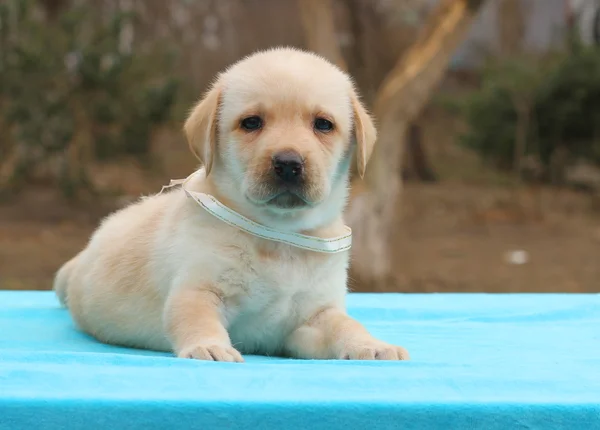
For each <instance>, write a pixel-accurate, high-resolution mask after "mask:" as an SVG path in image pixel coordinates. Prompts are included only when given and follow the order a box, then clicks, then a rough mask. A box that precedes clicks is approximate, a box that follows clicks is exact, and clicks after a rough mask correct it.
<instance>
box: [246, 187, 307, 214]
mask: <svg viewBox="0 0 600 430" xmlns="http://www.w3.org/2000/svg"><path fill="white" fill-rule="evenodd" d="M246 198H247V199H248V200H249V201H250V202H251V203H252V204H254V205H256V206H260V207H263V208H271V209H281V210H294V209H306V208H310V207H313V206H315V204H316V203H314V202H312V201H310V200H309V199H307V198H306V197H305V196H304V195H303V194H302V193H301V192H299V191H295V190H289V189H287V190H286V189H283V190H279V191H277V192H271V193H264V194H262V195H261V194H258V195H257V194H255V193H248V194H246Z"/></svg>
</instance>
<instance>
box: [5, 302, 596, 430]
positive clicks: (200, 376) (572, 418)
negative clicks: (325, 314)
mask: <svg viewBox="0 0 600 430" xmlns="http://www.w3.org/2000/svg"><path fill="white" fill-rule="evenodd" d="M349 311H350V313H351V314H352V315H353V316H354V317H356V318H358V319H359V320H361V321H362V322H363V323H364V324H365V325H366V326H367V327H368V328H369V329H370V330H371V332H372V333H373V334H374V335H376V336H378V337H380V338H382V339H384V340H386V341H389V342H393V343H398V344H400V345H403V346H405V347H406V348H407V349H408V350H409V351H410V352H411V354H412V361H411V362H367V361H363V362H352V361H297V360H286V359H277V358H266V357H246V359H247V362H246V363H244V364H235V363H215V362H201V361H193V360H182V359H176V358H172V357H171V356H169V354H161V353H152V352H148V351H137V350H130V349H122V348H117V347H111V346H106V345H102V344H100V343H97V342H95V341H94V340H92V339H90V338H88V337H86V336H85V335H83V334H81V333H79V332H78V331H77V330H76V329H75V327H74V326H73V323H72V322H71V319H70V317H69V314H68V312H67V311H66V310H64V309H61V308H59V306H58V303H57V302H56V300H55V298H54V296H53V295H52V293H49V292H1V291H0V429H2V430H4V429H11V430H15V429H22V428H23V429H38V428H39V429H42V430H46V429H77V428H86V429H92V428H106V429H121V428H126V429H137V428H140V429H145V430H149V429H178V428H182V429H183V428H185V429H192V428H197V429H211V428H224V429H229V428H231V429H237V428H239V429H242V428H243V429H301V428H303V429H330V430H336V429H344V430H349V429H366V428H376V429H387V428H402V429H475V428H481V429H558V428H564V429H586V430H588V429H600V295H484V294H479V295H475V294H473V295H458V294H457V295H443V294H439V295H437V294H436V295H401V294H385V295H383V294H382V295H373V294H368V295H367V294H361V295H359V294H354V295H350V297H349Z"/></svg>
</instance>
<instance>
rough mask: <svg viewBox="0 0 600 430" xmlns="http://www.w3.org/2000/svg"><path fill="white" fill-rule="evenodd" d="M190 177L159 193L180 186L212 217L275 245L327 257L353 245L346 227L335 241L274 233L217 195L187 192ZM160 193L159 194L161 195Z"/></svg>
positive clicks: (174, 181) (283, 232)
mask: <svg viewBox="0 0 600 430" xmlns="http://www.w3.org/2000/svg"><path fill="white" fill-rule="evenodd" d="M194 174H195V173H193V174H192V175H190V176H188V177H187V178H186V179H175V180H171V182H170V183H169V185H165V186H164V187H162V189H161V190H160V193H162V192H163V191H164V189H165V188H171V187H174V186H177V185H181V188H182V189H183V191H184V192H185V193H186V195H187V196H188V197H191V198H192V199H194V201H195V202H196V203H198V204H199V205H200V206H201V207H202V208H204V210H206V211H207V212H208V213H210V214H211V215H213V216H215V217H216V218H219V219H220V220H221V221H223V222H224V223H226V224H229V225H230V226H233V227H236V228H238V229H240V230H243V231H245V232H246V233H249V234H251V235H254V236H257V237H260V238H263V239H267V240H272V241H275V242H281V243H286V244H288V245H292V246H295V247H297V248H302V249H306V250H309V251H315V252H322V253H326V254H335V253H338V252H343V251H348V250H349V249H350V247H351V246H352V230H351V229H350V227H348V226H344V227H345V229H346V231H347V233H346V234H344V235H342V236H337V237H332V238H326V239H324V238H321V237H316V236H308V235H305V234H300V233H289V232H285V231H279V230H275V229H273V228H270V227H267V226H264V225H261V224H258V223H256V222H254V221H252V220H250V219H248V218H246V217H245V216H243V215H241V214H239V213H237V212H235V211H234V210H232V209H230V208H228V207H227V206H225V205H224V204H223V203H221V202H220V201H218V200H217V199H216V198H215V197H214V196H211V195H209V194H204V193H199V192H196V191H191V190H188V189H187V188H186V187H185V184H186V183H187V181H188V180H189V179H190V178H191V177H192V176H193V175H194ZM160 193H159V194H160Z"/></svg>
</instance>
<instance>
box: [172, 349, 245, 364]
mask: <svg viewBox="0 0 600 430" xmlns="http://www.w3.org/2000/svg"><path fill="white" fill-rule="evenodd" d="M177 356H178V357H179V358H194V359H196V360H207V361H226V362H230V363H243V362H244V359H243V358H242V355H241V354H240V353H239V352H238V351H237V350H236V349H235V348H234V347H232V346H223V345H210V344H207V345H197V346H194V347H191V348H184V349H182V350H181V351H180V352H179V353H178V354H177Z"/></svg>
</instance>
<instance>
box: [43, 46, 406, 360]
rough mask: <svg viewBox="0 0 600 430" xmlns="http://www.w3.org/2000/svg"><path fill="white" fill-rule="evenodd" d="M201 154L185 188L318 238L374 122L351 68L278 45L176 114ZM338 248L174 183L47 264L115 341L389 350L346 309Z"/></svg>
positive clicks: (289, 351) (336, 210)
mask: <svg viewBox="0 0 600 430" xmlns="http://www.w3.org/2000/svg"><path fill="white" fill-rule="evenodd" d="M184 130H185V134H186V135H187V139H188V142H189V145H190V148H191V150H192V151H193V153H194V154H195V155H196V156H197V157H198V158H199V159H200V161H201V162H202V165H203V168H201V169H200V170H198V171H197V172H195V173H194V174H193V175H192V176H191V177H189V178H188V180H187V181H186V184H185V187H186V188H185V189H187V190H190V191H193V192H199V193H204V194H207V195H210V196H212V197H214V198H215V199H217V200H218V201H219V202H221V203H222V204H223V205H225V206H226V207H227V208H229V209H230V210H232V211H235V212H237V213H238V214H241V215H243V216H244V217H246V218H247V219H249V220H251V221H252V222H256V223H259V224H261V225H263V226H266V227H268V228H271V229H274V230H277V231H282V232H287V233H296V234H303V235H309V236H313V237H317V238H331V237H334V236H339V235H343V234H345V233H346V231H347V230H346V227H345V226H344V222H343V220H342V211H343V209H344V207H345V204H346V201H347V197H348V183H349V168H350V163H351V161H352V160H355V162H357V163H358V165H357V168H358V172H359V174H361V175H362V174H364V172H365V168H366V165H367V161H368V159H369V156H370V154H371V151H372V149H373V145H374V143H375V138H376V131H375V128H374V126H373V123H372V121H371V119H370V117H369V115H368V114H367V112H366V111H365V108H364V107H363V106H362V104H361V102H360V101H359V98H358V96H357V93H356V90H355V89H354V87H353V84H352V82H351V80H350V78H349V77H348V76H347V75H346V74H344V73H343V72H342V71H340V70H339V69H338V68H336V67H335V66H334V65H332V64H330V63H329V62H327V61H325V60H324V59H322V58H320V57H318V56H316V55H314V54H311V53H307V52H303V51H299V50H296V49H289V48H278V49H272V50H269V51H265V52H259V53H256V54H254V55H251V56H249V57H247V58H245V59H243V60H241V61H240V62H238V63H236V64H235V65H233V66H232V67H230V68H229V69H228V70H226V71H224V72H223V73H221V74H220V75H219V76H218V78H217V79H216V81H215V82H214V84H213V85H212V87H211V88H210V90H209V91H208V92H207V94H206V95H205V97H204V98H203V99H202V100H201V101H200V102H199V103H198V104H197V105H196V106H195V107H194V109H193V110H192V112H191V114H190V116H189V118H188V119H187V121H186V123H185V126H184ZM348 264H349V252H348V251H347V250H346V251H342V252H336V253H324V252H315V251H313V250H308V249H302V248H299V247H296V246H293V245H290V244H288V243H282V242H277V241H273V240H269V239H265V238H262V237H258V236H256V235H253V234H249V233H247V232H246V231H244V230H241V229H239V228H236V227H235V226H233V225H230V224H228V223H226V222H224V221H223V220H222V219H219V217H216V216H214V215H213V214H212V213H209V212H208V211H207V210H205V209H204V208H202V207H201V206H199V205H198V204H197V202H196V201H195V200H194V199H193V198H189V196H188V195H187V194H186V193H185V192H183V191H182V190H181V189H177V188H174V189H171V190H169V191H167V192H164V193H160V194H158V195H153V196H150V197H146V198H143V199H142V200H140V201H139V202H137V203H135V204H133V205H131V206H129V207H126V208H125V209H122V210H120V211H118V212H116V213H114V214H112V215H110V216H109V217H107V218H106V219H105V220H104V221H103V222H102V224H101V225H100V227H99V228H98V229H97V231H96V232H95V233H94V234H93V235H92V237H91V239H90V241H89V243H88V245H87V246H86V248H85V249H84V250H83V251H81V252H80V253H79V254H78V255H77V256H76V257H74V258H73V259H72V260H70V261H69V262H67V263H66V264H65V265H64V266H63V267H62V268H61V269H60V270H59V271H58V273H57V275H56V278H55V281H54V289H55V291H56V293H57V295H58V297H59V299H60V300H61V302H62V303H63V304H66V305H67V306H68V308H69V310H70V312H71V314H72V316H73V319H74V320H75V322H76V323H77V325H78V326H79V327H80V328H81V329H82V330H83V331H85V332H87V333H89V334H90V335H92V336H94V337H95V338H97V339H98V340H100V341H102V342H106V343H110V344H115V345H123V346H129V347H135V348H144V349H152V350H161V351H173V352H174V353H175V354H176V355H177V356H178V357H185V358H195V359H200V360H215V361H229V362H241V361H243V360H242V355H241V354H264V355H283V356H290V357H296V358H306V359H366V360H403V359H407V358H408V353H407V352H406V350H404V349H403V348H402V347H399V346H394V345H390V344H387V343H384V342H382V341H380V340H377V339H375V338H373V337H372V336H371V335H370V334H369V333H368V332H367V330H366V329H365V328H364V327H363V326H362V325H361V324H360V323H358V322H357V321H355V320H353V319H352V318H350V317H349V316H348V315H347V313H346V311H345V303H344V301H345V295H346V281H347V269H348Z"/></svg>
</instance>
